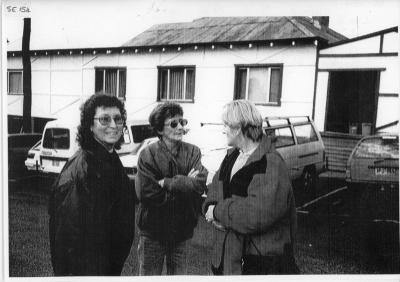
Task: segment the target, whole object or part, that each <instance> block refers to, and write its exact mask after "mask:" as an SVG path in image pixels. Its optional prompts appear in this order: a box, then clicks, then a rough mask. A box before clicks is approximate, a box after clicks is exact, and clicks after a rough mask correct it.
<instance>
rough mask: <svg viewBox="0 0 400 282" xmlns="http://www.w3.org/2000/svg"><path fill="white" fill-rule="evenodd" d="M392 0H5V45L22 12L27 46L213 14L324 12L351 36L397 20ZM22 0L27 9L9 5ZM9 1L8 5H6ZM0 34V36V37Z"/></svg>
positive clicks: (115, 34) (18, 38)
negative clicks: (26, 21)
mask: <svg viewBox="0 0 400 282" xmlns="http://www.w3.org/2000/svg"><path fill="white" fill-rule="evenodd" d="M399 2H400V1H397V0H380V1H379V0H377V1H373V0H363V1H361V0H360V1H358V0H334V1H332V0H331V1H323V0H319V1H317V0H305V1H304V0H303V1H295V0H274V1H270V0H229V1H228V0H130V1H129V0H113V1H96V0H80V1H78V0H68V1H67V0H5V1H2V3H3V9H2V12H3V16H5V17H4V18H3V17H2V18H3V19H5V20H4V21H3V23H4V24H5V30H6V33H5V34H3V36H5V38H7V39H8V40H9V42H10V43H9V44H8V50H20V49H21V44H22V30H23V19H22V18H23V17H24V16H28V17H31V19H32V20H31V21H32V31H31V49H32V50H34V49H47V48H49V49H53V48H84V47H113V46H119V45H121V44H123V43H124V42H126V41H128V40H129V39H131V38H132V37H134V36H136V35H137V34H139V33H141V32H143V31H144V30H146V29H147V28H149V27H151V26H152V25H154V24H158V23H169V22H183V21H192V20H193V19H196V18H200V17H212V16H214V17H217V16H330V27H331V28H332V29H334V30H335V31H337V32H339V33H342V34H343V35H345V36H347V37H350V38H351V37H355V36H359V35H363V34H367V33H371V32H374V31H378V30H381V29H385V28H389V27H393V26H396V25H398V24H399V10H400V5H399ZM25 6H28V7H29V8H30V10H31V11H30V13H22V12H12V11H10V10H9V9H10V7H17V9H16V10H15V9H14V11H18V10H19V8H20V7H25ZM7 7H9V8H7ZM3 38H4V37H3Z"/></svg>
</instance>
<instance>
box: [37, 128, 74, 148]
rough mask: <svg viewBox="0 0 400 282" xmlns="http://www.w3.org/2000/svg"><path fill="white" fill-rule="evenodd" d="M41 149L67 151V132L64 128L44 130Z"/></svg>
mask: <svg viewBox="0 0 400 282" xmlns="http://www.w3.org/2000/svg"><path fill="white" fill-rule="evenodd" d="M43 148H48V149H69V130H68V129H65V128H49V129H46V132H45V133H44V138H43Z"/></svg>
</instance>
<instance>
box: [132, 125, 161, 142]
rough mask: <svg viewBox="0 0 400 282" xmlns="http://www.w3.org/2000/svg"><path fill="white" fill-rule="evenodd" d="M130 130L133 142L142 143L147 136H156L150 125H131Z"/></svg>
mask: <svg viewBox="0 0 400 282" xmlns="http://www.w3.org/2000/svg"><path fill="white" fill-rule="evenodd" d="M131 130H132V138H133V142H134V143H142V142H143V141H144V140H145V139H147V138H151V137H156V136H157V135H156V133H155V132H154V131H153V129H152V128H151V127H150V125H132V126H131Z"/></svg>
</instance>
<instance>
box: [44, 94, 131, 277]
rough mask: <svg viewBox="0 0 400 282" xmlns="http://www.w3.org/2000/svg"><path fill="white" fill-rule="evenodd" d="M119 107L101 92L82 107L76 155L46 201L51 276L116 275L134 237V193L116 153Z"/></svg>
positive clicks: (121, 118)
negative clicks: (47, 205) (47, 201)
mask: <svg viewBox="0 0 400 282" xmlns="http://www.w3.org/2000/svg"><path fill="white" fill-rule="evenodd" d="M125 121H126V111H125V107H124V104H123V103H122V102H121V101H120V100H118V98H116V97H112V96H109V95H105V94H95V95H93V96H91V97H90V98H89V99H88V100H87V101H86V102H85V103H84V104H83V105H82V107H81V117H80V125H79V127H78V136H77V140H78V143H79V145H80V147H81V148H80V149H79V150H78V152H77V153H76V154H75V155H74V156H73V157H71V158H70V159H69V160H68V162H67V164H66V165H65V166H64V168H63V170H62V171H61V173H60V175H59V177H58V178H57V180H56V182H55V184H54V186H53V191H52V193H51V196H50V201H49V214H50V222H49V227H50V228H49V231H50V249H51V260H52V265H53V270H54V274H55V275H56V276H67V275H74V276H78V275H79V276H82V275H90V276H94V275H102V276H103V275H120V274H121V271H122V267H123V265H124V262H125V259H126V258H127V256H128V255H129V251H130V248H131V245H132V242H133V236H134V216H135V215H134V213H135V211H134V207H135V203H134V199H135V198H134V193H135V192H134V190H133V187H131V186H130V185H129V180H128V177H127V175H126V173H125V171H124V169H123V166H122V164H121V161H120V159H119V156H118V154H117V153H116V151H115V150H116V149H117V148H119V147H120V143H121V136H122V130H123V127H124V125H125Z"/></svg>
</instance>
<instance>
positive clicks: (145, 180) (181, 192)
mask: <svg viewBox="0 0 400 282" xmlns="http://www.w3.org/2000/svg"><path fill="white" fill-rule="evenodd" d="M149 122H150V125H151V126H152V128H153V129H154V130H155V132H156V133H157V135H158V137H159V140H158V141H157V142H155V143H152V144H150V145H148V146H147V147H146V148H144V149H143V150H142V152H141V153H140V156H139V160H138V172H137V175H136V178H135V188H136V193H137V195H138V198H139V210H138V214H137V220H136V222H137V225H138V227H139V230H140V233H139V234H140V237H139V246H138V257H139V258H138V259H139V275H161V273H162V269H163V264H164V260H165V261H166V266H167V274H168V275H177V274H187V255H188V253H187V248H188V245H187V242H188V240H189V239H190V238H192V236H193V230H194V228H195V226H196V225H197V219H198V216H199V213H200V205H201V204H200V202H201V195H202V194H203V193H204V190H205V188H206V185H205V183H206V178H207V171H206V169H205V168H204V167H203V166H202V164H201V153H200V149H199V148H198V147H196V146H195V145H192V144H189V143H186V142H183V141H182V137H183V135H184V134H185V126H186V124H187V120H186V119H184V118H183V110H182V107H181V106H180V105H179V104H176V103H172V102H167V103H163V104H159V105H158V106H156V107H155V109H154V110H153V111H152V112H151V114H150V117H149Z"/></svg>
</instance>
